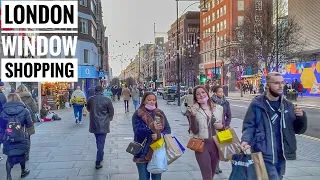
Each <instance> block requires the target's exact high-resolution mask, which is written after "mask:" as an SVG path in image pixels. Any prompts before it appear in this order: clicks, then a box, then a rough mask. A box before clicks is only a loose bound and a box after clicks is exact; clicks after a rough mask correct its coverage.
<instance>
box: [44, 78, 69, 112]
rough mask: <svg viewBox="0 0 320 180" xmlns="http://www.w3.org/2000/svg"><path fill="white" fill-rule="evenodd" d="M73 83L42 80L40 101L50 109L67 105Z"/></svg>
mask: <svg viewBox="0 0 320 180" xmlns="http://www.w3.org/2000/svg"><path fill="white" fill-rule="evenodd" d="M73 86H74V83H67V82H42V83H41V101H42V104H46V105H49V106H50V108H51V110H57V109H64V108H66V107H68V105H67V104H68V103H69V102H70V97H71V94H72V89H73Z"/></svg>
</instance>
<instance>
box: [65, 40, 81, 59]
mask: <svg viewBox="0 0 320 180" xmlns="http://www.w3.org/2000/svg"><path fill="white" fill-rule="evenodd" d="M77 41H78V36H74V39H73V40H72V37H71V36H68V39H66V36H62V43H63V47H64V55H65V56H69V49H70V52H71V55H72V56H75V55H76V50H77Z"/></svg>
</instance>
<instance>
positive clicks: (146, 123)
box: [0, 72, 307, 180]
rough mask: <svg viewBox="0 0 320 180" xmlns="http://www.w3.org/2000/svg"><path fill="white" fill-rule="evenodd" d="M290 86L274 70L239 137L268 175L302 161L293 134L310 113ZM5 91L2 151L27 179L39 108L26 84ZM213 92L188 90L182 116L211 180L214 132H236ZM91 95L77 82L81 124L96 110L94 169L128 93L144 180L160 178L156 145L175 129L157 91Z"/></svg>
mask: <svg viewBox="0 0 320 180" xmlns="http://www.w3.org/2000/svg"><path fill="white" fill-rule="evenodd" d="M284 86H285V82H284V80H283V77H282V76H281V74H279V73H275V72H272V73H269V74H268V75H267V77H266V91H267V92H266V93H265V94H261V95H258V96H256V97H255V98H254V99H253V100H252V103H251V104H250V106H249V108H248V110H247V113H246V115H245V118H244V121H243V130H242V133H243V135H242V137H241V138H240V139H241V140H240V143H241V147H239V148H240V149H241V151H243V152H245V151H246V150H247V149H250V150H251V152H252V153H256V152H261V153H262V156H263V158H264V163H265V166H266V170H267V175H268V177H269V179H270V180H281V179H283V175H284V174H285V164H286V160H292V159H295V158H296V139H295V134H302V133H304V132H305V131H306V128H307V117H306V113H305V112H304V111H303V110H302V109H301V108H300V107H298V106H297V105H293V104H292V103H291V102H289V101H288V100H286V99H285V98H283V96H282V94H283V91H284ZM119 89H120V90H121V92H120V91H119ZM2 90H3V83H1V82H0V140H1V141H0V143H3V152H4V154H5V155H7V156H8V158H7V162H6V170H7V179H8V180H11V179H12V178H11V169H12V168H13V166H14V165H16V164H20V166H21V177H25V176H27V175H28V174H29V173H30V170H28V169H27V168H26V162H27V161H28V159H29V157H28V154H29V151H30V136H31V135H32V134H34V133H35V130H34V123H35V122H37V118H36V114H37V109H38V108H37V107H36V104H35V102H34V100H33V99H32V96H31V94H30V93H29V92H28V89H27V88H26V87H25V86H21V87H18V88H17V90H16V92H15V93H10V94H9V95H8V96H7V97H6V96H5V95H4V94H3V93H2ZM212 92H213V95H212V96H211V97H210V95H209V92H208V90H207V89H206V87H205V86H196V87H194V88H189V89H188V93H187V94H186V95H185V96H183V97H181V102H183V104H182V106H185V107H186V112H184V113H183V115H185V117H186V121H188V122H189V130H188V132H189V135H190V141H191V140H194V141H198V140H200V141H201V142H203V147H202V149H201V150H198V149H192V148H190V147H189V146H188V147H189V148H190V149H192V150H194V151H195V159H196V161H197V163H198V165H199V167H200V171H201V175H202V179H203V180H212V179H213V178H214V176H215V174H219V173H222V170H221V169H220V168H219V161H220V160H221V154H220V153H219V152H220V150H219V146H218V145H217V142H216V141H215V140H214V138H213V136H216V135H217V134H218V133H219V132H221V131H225V130H229V129H232V127H231V125H230V123H231V117H232V114H231V108H230V103H229V102H228V100H227V99H226V97H225V95H224V93H223V88H222V87H221V86H219V85H216V86H215V87H214V88H213V89H212ZM87 95H88V97H86V95H85V93H84V92H83V91H81V89H80V87H79V86H78V87H76V90H75V91H74V92H73V93H72V95H71V104H72V105H73V109H74V118H75V121H76V123H77V124H80V123H81V120H82V114H83V111H84V109H86V110H87V111H88V112H89V113H90V116H89V118H90V125H89V132H90V133H93V134H94V135H95V138H96V146H97V154H96V162H95V168H96V169H100V168H102V164H101V162H102V161H103V156H104V145H105V141H106V137H107V134H108V133H110V122H111V121H112V120H113V117H114V107H113V103H112V102H113V101H115V97H116V98H118V99H120V96H122V97H123V101H124V102H123V103H124V110H125V112H126V113H127V112H129V101H130V100H132V103H133V106H134V113H133V115H132V129H133V133H134V137H133V138H134V142H135V145H140V146H141V147H142V148H141V149H139V151H137V152H136V153H135V154H134V155H133V163H135V165H136V167H137V171H138V174H139V180H150V178H151V179H152V180H160V179H161V174H162V173H163V172H165V171H161V172H158V173H155V172H154V171H150V170H149V164H150V163H151V161H152V160H153V158H154V157H155V156H154V153H158V152H157V150H155V149H154V148H153V147H151V145H153V144H155V143H158V142H159V140H161V139H162V138H163V137H164V136H165V135H168V134H171V131H174V129H171V127H170V124H169V122H170V120H168V119H167V117H166V112H165V111H163V110H161V109H162V107H160V106H159V105H158V103H157V96H156V95H155V94H154V93H153V92H148V91H144V92H142V90H141V89H140V88H138V87H137V86H133V87H128V86H124V87H107V88H103V87H102V86H96V87H94V89H93V90H91V92H90V94H89V93H87ZM136 147H137V146H136ZM168 168H170V166H169V167H168Z"/></svg>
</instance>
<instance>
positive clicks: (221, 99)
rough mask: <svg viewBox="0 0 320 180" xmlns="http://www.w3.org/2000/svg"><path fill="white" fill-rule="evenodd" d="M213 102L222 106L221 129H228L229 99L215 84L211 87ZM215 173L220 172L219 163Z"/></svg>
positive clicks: (229, 120) (229, 116)
mask: <svg viewBox="0 0 320 180" xmlns="http://www.w3.org/2000/svg"><path fill="white" fill-rule="evenodd" d="M211 99H212V100H213V102H214V103H216V104H219V105H220V106H222V107H223V119H222V124H223V129H229V128H230V123H231V117H232V116H231V108H230V104H229V101H227V99H226V97H225V95H224V94H223V88H222V86H215V87H214V88H213V95H212V97H211ZM215 173H216V174H220V173H222V170H221V169H220V167H219V163H218V165H217V169H216V172H215Z"/></svg>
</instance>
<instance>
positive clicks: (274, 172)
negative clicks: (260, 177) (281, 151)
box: [264, 158, 286, 180]
mask: <svg viewBox="0 0 320 180" xmlns="http://www.w3.org/2000/svg"><path fill="white" fill-rule="evenodd" d="M264 163H265V164H266V169H267V172H268V176H269V180H282V179H283V175H284V173H285V171H286V160H284V159H282V158H279V160H278V163H276V164H272V163H270V162H266V161H265V162H264Z"/></svg>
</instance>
